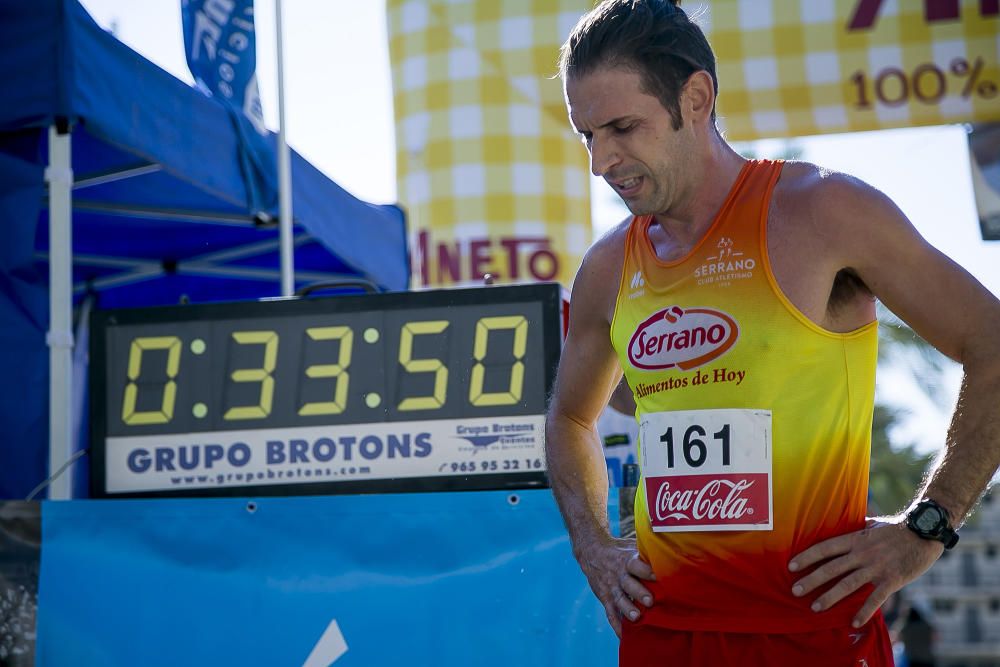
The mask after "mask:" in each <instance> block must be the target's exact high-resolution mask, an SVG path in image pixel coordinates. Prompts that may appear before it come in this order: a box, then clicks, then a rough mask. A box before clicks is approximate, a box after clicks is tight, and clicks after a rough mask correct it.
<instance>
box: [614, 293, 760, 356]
mask: <svg viewBox="0 0 1000 667" xmlns="http://www.w3.org/2000/svg"><path fill="white" fill-rule="evenodd" d="M739 335H740V329H739V326H737V324H736V320H734V319H733V318H732V317H730V316H729V315H727V314H726V313H723V312H722V311H720V310H713V309H711V308H688V309H687V310H682V309H681V308H680V307H679V306H670V307H669V308H664V309H663V310H660V311H657V312H656V313H654V314H653V315H652V316H650V317H649V318H648V319H647V320H646V321H645V322H643V323H642V324H640V325H639V326H638V327H637V328H636V330H635V333H634V334H632V340H630V341H629V344H628V359H629V361H630V362H632V365H633V366H635V367H636V368H641V369H644V370H660V369H664V368H673V367H674V366H676V367H677V368H679V369H681V370H682V371H687V370H691V369H692V368H697V367H698V366H701V365H703V364H707V363H708V362H710V361H712V360H713V359H717V358H719V357H721V356H722V355H723V354H725V353H726V352H727V351H728V350H729V348H731V347H732V346H733V344H734V343H736V339H737V338H739Z"/></svg>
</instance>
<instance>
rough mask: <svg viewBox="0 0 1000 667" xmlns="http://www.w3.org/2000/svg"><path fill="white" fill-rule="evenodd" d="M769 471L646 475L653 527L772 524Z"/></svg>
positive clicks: (724, 527) (729, 527) (732, 527)
mask: <svg viewBox="0 0 1000 667" xmlns="http://www.w3.org/2000/svg"><path fill="white" fill-rule="evenodd" d="M768 477H769V476H768V474H767V473H756V472H745V473H717V474H711V475H668V476H664V477H648V478H646V502H647V507H648V509H649V519H650V523H651V524H652V527H653V530H736V529H740V528H754V529H760V528H762V527H765V526H770V525H771V485H770V483H769V479H768Z"/></svg>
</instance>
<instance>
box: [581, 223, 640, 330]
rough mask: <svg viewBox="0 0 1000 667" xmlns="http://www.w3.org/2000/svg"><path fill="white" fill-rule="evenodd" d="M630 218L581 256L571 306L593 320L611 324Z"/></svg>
mask: <svg viewBox="0 0 1000 667" xmlns="http://www.w3.org/2000/svg"><path fill="white" fill-rule="evenodd" d="M631 222H632V218H631V217H629V218H626V219H625V220H623V221H622V222H620V223H619V224H617V225H615V226H614V227H613V228H611V229H610V230H608V231H607V232H606V233H605V234H604V235H603V236H601V237H600V238H599V239H598V240H597V241H595V242H594V244H593V245H592V246H591V247H590V249H589V250H588V251H587V254H586V255H584V258H583V263H582V264H581V265H580V271H579V272H578V273H577V275H576V280H575V282H574V283H573V305H574V307H577V306H580V307H582V308H586V310H587V311H589V313H590V315H591V316H593V317H597V318H601V319H604V320H606V321H607V323H608V324H610V322H611V316H612V313H613V312H614V305H615V300H616V299H617V296H618V286H619V284H620V282H621V273H622V265H623V263H624V260H625V238H626V236H627V235H628V229H629V225H630V224H631Z"/></svg>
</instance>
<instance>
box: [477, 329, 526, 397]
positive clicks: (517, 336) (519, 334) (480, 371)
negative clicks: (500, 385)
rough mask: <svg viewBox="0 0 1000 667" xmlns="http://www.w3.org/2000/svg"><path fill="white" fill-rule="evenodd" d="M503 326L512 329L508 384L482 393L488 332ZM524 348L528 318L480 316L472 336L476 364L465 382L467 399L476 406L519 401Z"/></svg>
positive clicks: (522, 378) (521, 388) (484, 379)
mask: <svg viewBox="0 0 1000 667" xmlns="http://www.w3.org/2000/svg"><path fill="white" fill-rule="evenodd" d="M504 329H513V330H514V349H513V353H514V359H516V361H515V362H514V365H513V366H512V367H511V369H510V386H508V387H507V391H497V392H484V391H483V384H484V383H485V381H486V366H485V365H483V359H485V358H486V349H487V347H488V346H489V341H490V332H491V331H501V330H504ZM527 349H528V320H527V319H525V318H524V316H523V315H508V316H505V317H484V318H482V319H480V320H479V321H478V322H476V339H475V342H474V343H473V352H472V355H473V356H474V357H475V359H476V364H475V365H474V366H473V367H472V378H471V379H470V381H469V402H470V403H472V404H473V405H476V406H490V405H514V404H515V403H517V402H518V401H520V400H521V393H522V391H523V390H524V362H523V361H521V359H523V358H524V353H525V351H526V350H527Z"/></svg>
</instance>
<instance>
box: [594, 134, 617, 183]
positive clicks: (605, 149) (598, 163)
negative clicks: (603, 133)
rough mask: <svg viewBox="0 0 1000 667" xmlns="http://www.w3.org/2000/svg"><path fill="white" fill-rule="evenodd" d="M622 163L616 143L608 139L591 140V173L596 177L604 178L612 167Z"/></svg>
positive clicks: (595, 138)
mask: <svg viewBox="0 0 1000 667" xmlns="http://www.w3.org/2000/svg"><path fill="white" fill-rule="evenodd" d="M619 162H621V156H620V155H619V152H618V147H617V146H615V143H614V142H613V141H611V140H610V139H608V138H606V137H602V138H601V139H600V140H598V139H597V137H596V136H595V137H592V138H591V140H590V171H591V173H592V174H594V176H604V174H606V173H608V171H610V170H611V168H612V167H614V166H615V165H616V164H618V163H619Z"/></svg>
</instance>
